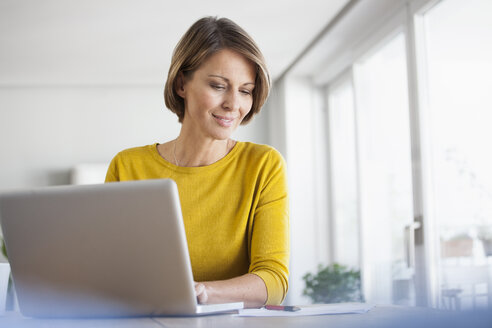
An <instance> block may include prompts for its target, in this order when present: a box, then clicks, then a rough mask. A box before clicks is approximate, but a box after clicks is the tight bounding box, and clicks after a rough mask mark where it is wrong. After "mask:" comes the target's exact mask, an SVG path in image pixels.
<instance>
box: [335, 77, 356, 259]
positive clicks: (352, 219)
mask: <svg viewBox="0 0 492 328" xmlns="http://www.w3.org/2000/svg"><path fill="white" fill-rule="evenodd" d="M328 108H329V133H330V137H329V139H330V153H331V182H332V191H333V192H332V220H333V222H332V225H331V226H332V231H331V237H332V239H333V255H332V256H333V261H334V262H336V263H339V264H342V265H347V266H349V267H353V268H360V263H359V247H360V245H359V219H358V207H357V206H358V205H357V204H358V200H357V179H356V177H357V169H356V144H355V116H354V93H353V88H352V83H351V80H350V77H348V76H346V75H345V76H344V77H343V78H342V79H341V81H339V82H338V83H336V84H334V85H332V86H330V87H329V97H328Z"/></svg>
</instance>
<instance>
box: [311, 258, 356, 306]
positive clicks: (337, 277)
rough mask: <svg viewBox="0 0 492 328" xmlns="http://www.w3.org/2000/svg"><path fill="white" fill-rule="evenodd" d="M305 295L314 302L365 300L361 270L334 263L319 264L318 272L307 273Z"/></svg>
mask: <svg viewBox="0 0 492 328" xmlns="http://www.w3.org/2000/svg"><path fill="white" fill-rule="evenodd" d="M303 280H304V282H305V284H306V287H305V288H304V291H303V295H305V296H307V297H309V298H310V299H311V300H312V301H313V303H342V302H364V296H363V295H362V290H361V279H360V271H359V270H351V269H348V268H347V267H346V266H343V265H340V264H337V263H334V264H331V265H328V266H325V267H323V266H322V265H319V266H318V272H317V273H316V274H312V273H307V274H305V275H304V277H303Z"/></svg>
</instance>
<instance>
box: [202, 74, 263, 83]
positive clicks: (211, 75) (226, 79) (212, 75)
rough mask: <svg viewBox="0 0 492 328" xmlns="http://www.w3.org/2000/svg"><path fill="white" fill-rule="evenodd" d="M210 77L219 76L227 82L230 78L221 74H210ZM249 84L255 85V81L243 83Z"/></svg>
mask: <svg viewBox="0 0 492 328" xmlns="http://www.w3.org/2000/svg"><path fill="white" fill-rule="evenodd" d="M208 77H218V78H219V79H222V80H224V81H226V82H229V79H228V78H226V77H223V76H221V75H215V74H210V75H209V76H208ZM247 84H252V85H255V84H254V83H253V82H246V83H243V84H242V85H247Z"/></svg>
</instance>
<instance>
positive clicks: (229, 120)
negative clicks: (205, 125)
mask: <svg viewBox="0 0 492 328" xmlns="http://www.w3.org/2000/svg"><path fill="white" fill-rule="evenodd" d="M212 116H213V117H214V118H215V121H216V122H217V123H219V125H220V126H223V127H226V128H228V127H231V126H232V124H233V123H234V119H235V118H234V117H226V116H220V115H215V114H212Z"/></svg>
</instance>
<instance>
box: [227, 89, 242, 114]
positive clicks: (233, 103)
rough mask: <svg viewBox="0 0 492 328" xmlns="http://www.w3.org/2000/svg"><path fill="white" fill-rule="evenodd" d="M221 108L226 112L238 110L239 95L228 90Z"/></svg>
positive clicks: (239, 105)
mask: <svg viewBox="0 0 492 328" xmlns="http://www.w3.org/2000/svg"><path fill="white" fill-rule="evenodd" d="M223 107H224V108H225V109H228V110H239V108H240V107H241V104H240V101H239V95H238V93H237V92H235V91H233V90H230V91H228V92H227V94H226V97H225V100H224V104H223Z"/></svg>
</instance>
